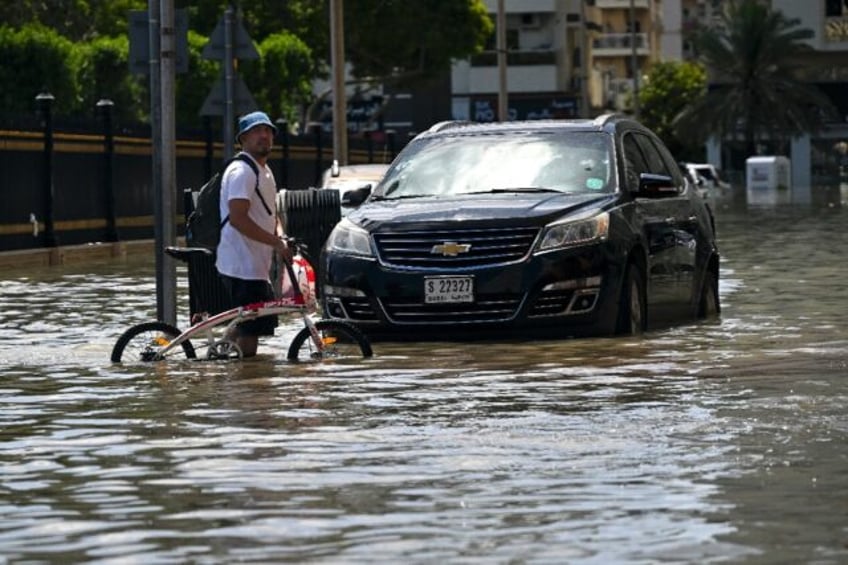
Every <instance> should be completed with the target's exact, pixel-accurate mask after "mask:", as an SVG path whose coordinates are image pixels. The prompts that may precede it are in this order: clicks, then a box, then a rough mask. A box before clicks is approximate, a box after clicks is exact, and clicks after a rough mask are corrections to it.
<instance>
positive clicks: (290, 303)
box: [157, 298, 324, 357]
mask: <svg viewBox="0 0 848 565" xmlns="http://www.w3.org/2000/svg"><path fill="white" fill-rule="evenodd" d="M291 312H298V313H300V315H301V318H302V320H303V323H304V325H305V326H306V327H307V328H309V334H310V335H311V336H312V341H313V343H314V345H315V347H316V348H317V350H318V351H323V350H324V343H323V341H322V340H321V336H320V335H319V334H318V331H317V329H316V328H315V322H314V321H313V320H312V316H311V312H310V311H309V308H308V307H307V306H306V304H304V303H303V302H302V301H301V302H300V303H298V300H297V298H294V299H291V298H278V299H275V300H268V301H266V302H255V303H253V304H248V305H246V306H239V307H237V308H232V309H230V310H225V311H224V312H220V313H218V314H215V315H214V316H204V317H203V319H202V320H201V321H200V322H197V323H196V324H194V325H193V326H191V327H190V328H188V329H186V330H185V331H184V332H183V333H181V334H180V335H179V336H177V337H176V338H174V339H173V340H172V341H170V342H169V343H168V344H167V345H165V346H163V347H162V349H160V350H159V351H158V352H157V357H165V356H166V355H167V354H168V353H169V352H170V351H172V350H173V349H175V348H177V347H180V346H181V344H182V343H183V342H184V341H186V340H189V339H192V338H194V337H196V336H198V335H204V336H205V342H206V345H207V357H209V355H210V353H211V352H212V351H214V348H215V346H216V345H218V344H220V343H222V342H225V341H227V339H226V336H227V335H228V334H229V333H230V330H232V328H234V327H235V326H236V325H237V324H239V323H241V322H245V321H247V320H253V319H256V318H261V317H262V316H278V315H280V314H285V313H291ZM224 324H226V325H225V326H224ZM221 326H224V327H223V329H222V332H223V336H222V337H220V338H216V337H215V334H214V333H213V330H214V329H215V328H219V327H221Z"/></svg>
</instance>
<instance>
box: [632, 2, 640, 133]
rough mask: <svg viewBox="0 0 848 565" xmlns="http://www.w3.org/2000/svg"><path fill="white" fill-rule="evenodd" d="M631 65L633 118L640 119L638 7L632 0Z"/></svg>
mask: <svg viewBox="0 0 848 565" xmlns="http://www.w3.org/2000/svg"><path fill="white" fill-rule="evenodd" d="M630 65H631V67H632V68H633V117H634V118H636V119H637V120H638V119H639V58H638V56H637V54H636V6H635V3H634V0H630Z"/></svg>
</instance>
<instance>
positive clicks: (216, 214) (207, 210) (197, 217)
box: [186, 153, 273, 251]
mask: <svg viewBox="0 0 848 565" xmlns="http://www.w3.org/2000/svg"><path fill="white" fill-rule="evenodd" d="M236 160H239V161H244V162H245V163H247V164H248V165H250V168H251V170H253V173H254V174H255V175H256V187H255V189H256V193H257V194H258V195H259V200H261V201H262V205H263V206H264V207H265V211H266V212H268V215H271V214H273V212H271V208H269V207H268V204H266V203H265V199H264V198H262V193H261V192H259V169H257V168H256V163H254V162H253V160H252V159H251V158H250V157H248V156H247V155H245V154H244V153H239V154H238V155H236V156H235V157H233V158H232V159H230V160H229V161H227V162H226V163H224V166H223V167H222V168H221V169H220V170H219V171H218V172H217V173H215V174H214V175H212V178H211V179H209V180H208V181H206V184H204V185H203V186H202V187H200V192H199V193H198V194H197V204H195V207H194V210H193V211H192V213H191V214H190V215H189V217H188V220H187V222H186V243H187V244H188V245H189V247H205V248H206V249H211V250H212V251H215V249H217V247H218V242H219V241H220V239H221V230H222V229H223V228H224V225H226V223H227V222H228V221H229V219H230V217H229V216H227V217H226V218H224V219H223V220H221V209H220V206H221V180H222V179H223V177H224V171H226V170H227V167H229V166H230V163H232V162H233V161H236Z"/></svg>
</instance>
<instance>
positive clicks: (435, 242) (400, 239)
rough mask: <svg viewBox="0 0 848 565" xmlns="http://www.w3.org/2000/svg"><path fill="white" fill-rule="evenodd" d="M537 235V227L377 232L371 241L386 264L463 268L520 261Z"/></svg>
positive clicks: (426, 267) (425, 267) (409, 266)
mask: <svg viewBox="0 0 848 565" xmlns="http://www.w3.org/2000/svg"><path fill="white" fill-rule="evenodd" d="M538 232H539V228H536V227H498V228H478V229H469V228H463V229H441V230H426V231H425V230H421V231H408V232H407V231H404V232H377V233H375V234H374V241H375V242H376V243H377V250H378V253H379V255H380V260H381V261H382V262H383V263H384V264H386V265H390V266H394V267H406V268H417V269H464V268H469V267H482V266H485V265H497V264H502V263H510V262H514V261H519V260H520V259H521V258H523V257H525V256H526V255H527V254H528V253H529V252H530V247H531V246H532V245H533V241H534V240H535V239H536V234H537V233H538ZM439 248H441V249H442V250H443V251H444V252H447V254H445V253H444V252H443V251H439V250H438V249H439ZM434 249H435V250H436V251H434ZM451 253H455V255H454V254H451Z"/></svg>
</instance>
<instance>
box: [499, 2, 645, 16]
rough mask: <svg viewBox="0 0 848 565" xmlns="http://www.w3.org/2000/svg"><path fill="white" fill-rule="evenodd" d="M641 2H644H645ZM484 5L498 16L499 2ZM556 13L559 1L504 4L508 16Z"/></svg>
mask: <svg viewBox="0 0 848 565" xmlns="http://www.w3.org/2000/svg"><path fill="white" fill-rule="evenodd" d="M628 1H629V0H628ZM637 1H638V0H637ZM641 1H643V2H644V1H645V0H641ZM483 3H484V4H485V5H486V9H487V10H488V12H489V13H490V14H496V13H497V12H498V0H484V1H483ZM556 11H557V0H521V2H504V12H505V13H507V14H516V13H525V14H526V13H555V12H556Z"/></svg>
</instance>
